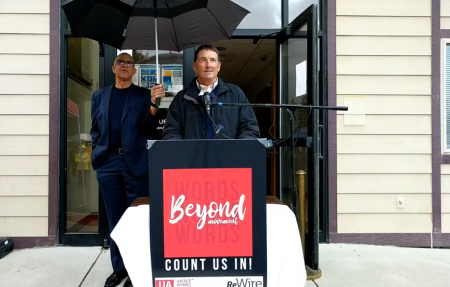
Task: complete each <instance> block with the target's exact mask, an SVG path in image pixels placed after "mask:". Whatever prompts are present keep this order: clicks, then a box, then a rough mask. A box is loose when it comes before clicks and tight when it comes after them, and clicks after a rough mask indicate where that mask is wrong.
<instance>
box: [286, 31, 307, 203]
mask: <svg viewBox="0 0 450 287" xmlns="http://www.w3.org/2000/svg"><path fill="white" fill-rule="evenodd" d="M281 52H282V55H281V56H282V69H283V75H284V76H283V77H282V79H281V81H282V86H281V91H282V93H281V95H282V99H281V102H282V103H284V104H299V105H307V103H308V98H307V96H306V94H307V93H306V75H307V73H306V72H307V71H306V63H307V40H306V39H290V40H287V41H286V43H284V44H283V45H282V47H281ZM308 115H309V110H306V109H305V110H303V109H298V110H296V112H295V118H294V131H295V135H294V136H295V137H296V138H297V140H299V139H301V138H304V137H306V136H307V134H308V130H307V127H308V125H307V117H308ZM281 121H282V122H281V124H282V136H281V137H282V138H286V137H290V121H289V115H288V113H287V112H284V113H282V114H281ZM280 152H281V161H282V163H281V175H282V193H281V200H282V201H283V202H284V203H285V204H287V205H290V204H291V199H292V194H291V189H292V167H291V150H290V146H286V147H283V148H281V151H280ZM295 169H296V171H298V170H303V171H306V172H307V171H308V150H307V148H304V147H296V148H295ZM305 184H306V186H305V189H306V190H307V179H306V182H305ZM298 189H299V187H298V186H297V190H298Z"/></svg>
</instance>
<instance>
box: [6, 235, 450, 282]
mask: <svg viewBox="0 0 450 287" xmlns="http://www.w3.org/2000/svg"><path fill="white" fill-rule="evenodd" d="M319 250H320V251H319V252H320V261H319V266H320V269H321V270H322V277H321V278H320V279H318V280H316V281H315V282H312V281H309V282H307V284H306V286H308V287H315V286H320V287H341V286H342V287H361V286H367V287H372V286H383V287H387V286H395V287H428V286H433V287H448V286H450V261H445V260H443V259H441V258H439V257H437V256H436V255H434V254H433V253H432V250H431V249H418V248H398V247H381V246H368V245H349V244H321V245H320V249H319ZM433 251H434V252H435V253H436V254H438V255H439V256H441V257H444V258H447V260H450V250H449V249H446V250H442V249H441V250H436V249H434V250H433ZM111 271H112V269H111V263H110V259H109V250H102V249H101V248H100V247H52V248H34V249H25V250H18V251H13V252H12V253H11V254H9V255H8V256H6V257H5V258H3V259H1V260H0V286H2V287H3V286H4V287H28V286H33V287H103V284H104V282H105V280H106V278H107V277H108V276H109V275H110V273H111ZM124 281H125V280H124ZM122 284H123V283H122ZM120 286H122V285H120ZM219 287H220V286H219ZM289 287H291V286H289ZM292 287H294V286H292Z"/></svg>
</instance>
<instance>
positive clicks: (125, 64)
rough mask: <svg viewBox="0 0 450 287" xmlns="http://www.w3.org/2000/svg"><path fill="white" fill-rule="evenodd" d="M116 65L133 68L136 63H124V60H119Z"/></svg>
mask: <svg viewBox="0 0 450 287" xmlns="http://www.w3.org/2000/svg"><path fill="white" fill-rule="evenodd" d="M116 65H119V66H126V67H133V66H134V62H133V61H123V60H118V61H117V62H116Z"/></svg>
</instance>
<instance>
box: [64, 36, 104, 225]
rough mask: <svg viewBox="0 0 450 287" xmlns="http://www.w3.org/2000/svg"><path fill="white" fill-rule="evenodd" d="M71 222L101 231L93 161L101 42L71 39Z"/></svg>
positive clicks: (69, 155) (69, 130)
mask: <svg viewBox="0 0 450 287" xmlns="http://www.w3.org/2000/svg"><path fill="white" fill-rule="evenodd" d="M67 52H68V54H67V110H66V113H67V123H66V124H67V129H66V130H67V138H66V140H67V158H66V160H67V166H66V179H67V202H66V204H67V222H66V224H67V225H66V232H68V233H97V232H98V205H99V204H98V198H99V193H98V191H99V188H98V184H97V180H96V177H95V172H94V170H93V169H92V165H91V153H92V146H91V142H92V139H91V136H90V128H91V96H92V93H93V92H94V91H96V90H98V87H99V45H98V43H97V42H96V41H92V40H89V39H83V38H69V39H68V40H67Z"/></svg>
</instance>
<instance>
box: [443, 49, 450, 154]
mask: <svg viewBox="0 0 450 287" xmlns="http://www.w3.org/2000/svg"><path fill="white" fill-rule="evenodd" d="M444 97H445V143H444V144H445V150H446V151H447V152H448V151H450V43H447V44H446V45H445V95H444Z"/></svg>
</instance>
